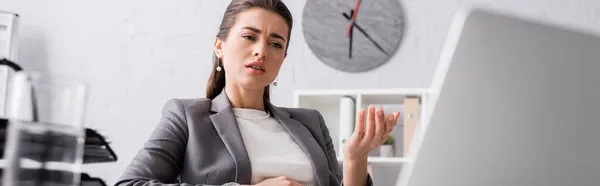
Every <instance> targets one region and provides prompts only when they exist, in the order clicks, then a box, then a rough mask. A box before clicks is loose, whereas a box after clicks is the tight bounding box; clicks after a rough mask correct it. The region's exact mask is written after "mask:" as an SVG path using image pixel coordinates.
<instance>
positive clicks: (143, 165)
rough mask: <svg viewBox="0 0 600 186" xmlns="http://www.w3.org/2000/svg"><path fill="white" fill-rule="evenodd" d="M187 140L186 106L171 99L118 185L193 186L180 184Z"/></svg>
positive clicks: (116, 185)
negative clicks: (179, 178) (178, 181)
mask: <svg viewBox="0 0 600 186" xmlns="http://www.w3.org/2000/svg"><path fill="white" fill-rule="evenodd" d="M187 137H188V129H187V120H186V113H185V110H184V107H183V104H182V103H181V101H180V100H177V99H171V100H169V101H167V103H166V104H165V105H164V106H163V109H162V116H161V119H160V122H159V123H158V125H157V126H156V128H155V129H154V131H153V132H152V134H151V135H150V137H149V139H148V140H147V141H146V142H145V143H144V145H143V147H142V148H141V149H140V150H139V151H138V153H137V155H136V156H135V157H134V158H133V160H132V161H131V163H130V164H129V165H128V166H127V167H126V168H125V171H124V172H123V174H122V175H121V177H120V178H119V180H118V181H117V183H116V184H115V186H194V185H193V184H187V183H177V177H179V174H180V172H181V170H182V164H183V157H184V154H185V148H186V146H187ZM196 186H201V185H196Z"/></svg>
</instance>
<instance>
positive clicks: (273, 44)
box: [271, 43, 283, 48]
mask: <svg viewBox="0 0 600 186" xmlns="http://www.w3.org/2000/svg"><path fill="white" fill-rule="evenodd" d="M271 46H273V47H275V48H283V46H281V44H279V43H271Z"/></svg>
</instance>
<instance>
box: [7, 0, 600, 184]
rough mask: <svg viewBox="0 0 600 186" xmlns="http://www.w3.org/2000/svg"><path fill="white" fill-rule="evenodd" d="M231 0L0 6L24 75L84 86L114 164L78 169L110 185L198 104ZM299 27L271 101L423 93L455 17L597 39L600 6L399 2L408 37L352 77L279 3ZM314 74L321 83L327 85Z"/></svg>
mask: <svg viewBox="0 0 600 186" xmlns="http://www.w3.org/2000/svg"><path fill="white" fill-rule="evenodd" d="M228 2H229V0H177V1H172V0H170V1H167V0H52V1H48V0H0V10H5V11H12V12H16V13H19V14H20V15H21V19H22V25H21V31H22V32H21V38H20V42H21V49H20V59H21V61H20V62H21V63H23V64H24V65H25V67H26V69H29V70H39V71H42V72H51V73H60V74H65V75H69V76H75V77H78V78H80V79H82V80H85V81H87V82H89V84H90V85H91V92H90V99H89V107H88V110H87V111H88V116H87V118H86V123H85V124H86V125H87V126H88V127H91V128H96V129H99V130H100V131H101V132H102V133H103V134H105V135H106V136H108V137H109V138H110V140H111V141H113V144H112V146H113V147H114V149H115V150H116V152H117V153H118V156H119V161H118V162H117V163H111V164H99V165H91V166H85V170H86V171H88V172H90V173H91V175H92V176H100V177H102V178H104V179H105V180H107V181H108V183H109V184H113V183H114V182H115V181H116V179H117V178H118V176H119V175H120V174H121V172H122V170H123V169H124V168H125V166H126V165H127V164H128V163H129V161H130V160H131V158H132V157H133V156H134V155H135V153H136V152H137V150H138V149H139V148H140V147H141V145H142V143H143V142H144V140H146V138H147V137H148V135H149V133H150V132H151V131H152V130H153V128H154V126H155V125H156V123H157V122H158V119H159V117H160V109H161V107H162V105H163V104H164V103H165V101H166V100H167V99H169V98H173V97H179V98H187V97H202V96H204V88H205V85H206V83H205V82H206V79H207V77H208V75H209V70H210V69H209V68H210V67H211V58H210V57H211V54H212V43H213V41H214V36H215V34H216V32H217V28H218V24H219V21H220V18H221V15H222V13H223V11H224V8H225V7H226V5H227V3H228ZM285 2H286V3H287V4H288V6H289V7H290V8H291V10H292V13H293V15H294V18H295V25H296V27H295V28H294V30H293V31H292V39H291V48H290V51H289V55H288V58H287V59H286V62H285V63H284V66H283V67H282V69H281V72H280V75H279V87H278V89H277V90H276V91H275V92H274V95H273V100H274V102H275V103H276V104H278V105H281V106H291V105H292V94H293V90H294V89H306V88H311V89H313V88H390V87H395V88H398V87H427V86H428V85H429V84H430V81H431V78H432V73H433V71H434V69H435V66H436V63H437V59H438V58H439V54H440V51H441V49H442V46H443V42H444V39H445V37H446V32H447V30H448V27H449V24H450V21H451V18H452V15H453V14H454V13H455V12H456V11H457V9H458V7H460V6H463V5H473V4H476V3H477V4H483V5H485V6H488V7H492V8H495V9H501V10H505V11H510V12H514V13H518V14H521V15H527V16H533V17H537V18H541V19H543V20H547V21H551V22H555V23H559V24H566V25H570V26H575V27H581V28H585V29H589V30H593V31H596V32H600V15H599V14H600V12H599V11H597V10H600V1H597V0H568V1H567V0H528V1H524V0H403V1H402V2H403V5H404V6H405V10H406V11H407V13H406V15H407V21H408V22H407V24H408V25H407V26H408V27H407V30H406V35H405V37H406V38H405V39H404V40H403V43H402V45H401V48H400V51H399V52H397V53H396V55H395V57H393V58H392V60H391V61H390V62H389V63H388V64H386V65H383V66H382V67H380V68H378V69H376V70H373V71H370V72H368V73H359V74H349V73H342V72H338V71H335V70H333V69H331V68H329V67H328V66H326V65H324V64H322V63H320V62H319V61H318V60H317V58H316V57H315V56H314V55H312V53H311V52H310V50H309V49H308V47H307V45H306V44H305V43H304V40H303V35H302V30H301V27H300V24H301V19H302V17H301V15H302V9H303V5H304V2H305V0H285ZM313 74H320V75H325V76H327V80H328V81H323V80H324V79H323V78H320V77H319V78H317V77H316V76H314V75H313Z"/></svg>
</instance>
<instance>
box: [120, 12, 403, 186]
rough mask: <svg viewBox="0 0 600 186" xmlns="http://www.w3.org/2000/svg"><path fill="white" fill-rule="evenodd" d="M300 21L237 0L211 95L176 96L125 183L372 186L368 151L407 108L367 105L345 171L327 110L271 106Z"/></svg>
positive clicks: (217, 53) (226, 20)
mask: <svg viewBox="0 0 600 186" xmlns="http://www.w3.org/2000/svg"><path fill="white" fill-rule="evenodd" d="M292 22H293V21H292V16H291V14H290V12H289V10H288V9H287V7H286V6H285V5H284V4H283V2H281V1H279V0H233V1H232V2H231V4H230V5H229V6H228V7H227V10H226V12H225V14H224V17H223V21H222V23H221V26H220V30H219V33H218V35H217V39H216V41H215V43H214V56H213V71H212V74H211V76H210V78H209V81H208V86H207V91H206V95H207V98H202V99H185V100H184V99H172V100H170V101H168V102H167V104H166V105H165V106H164V108H163V116H162V119H161V120H160V122H159V124H158V126H157V127H156V129H155V130H154V131H153V133H152V135H151V136H150V138H149V139H148V141H147V142H146V143H145V144H144V147H143V148H142V149H141V150H140V151H139V152H138V154H137V155H136V156H135V157H134V158H133V161H132V162H131V164H130V165H129V166H128V167H127V168H126V170H125V171H124V173H123V175H122V177H121V178H120V180H119V181H118V182H117V184H116V185H167V184H168V185H260V186H279V185H282V186H283V185H319V186H337V185H342V184H343V185H346V186H354V185H360V186H364V185H372V182H371V178H370V176H369V175H368V174H367V155H368V153H369V151H371V150H372V149H373V148H375V147H377V146H379V145H380V144H382V142H383V141H384V140H385V136H387V134H389V133H390V131H391V129H392V128H393V127H394V125H395V124H396V121H397V119H398V116H399V113H398V112H395V113H393V114H390V115H388V116H387V117H385V116H384V114H383V111H382V109H377V111H375V109H374V108H373V106H370V107H369V109H368V111H367V112H368V114H365V111H364V110H361V111H360V113H359V120H358V121H357V125H356V126H357V127H356V129H355V131H356V132H354V134H352V137H351V138H350V139H349V141H348V142H347V145H346V146H345V150H344V166H343V167H344V169H343V170H341V169H340V167H339V165H338V163H337V160H336V156H335V151H334V147H333V144H332V141H331V137H330V136H329V131H328V130H327V127H326V126H325V123H324V121H323V117H322V116H321V114H320V113H319V112H317V111H316V110H310V109H300V108H281V107H277V106H274V105H272V104H271V103H270V102H269V84H270V83H271V82H273V81H274V79H275V77H276V76H277V74H278V73H279V68H280V67H281V65H282V63H283V60H284V58H285V56H286V55H287V50H288V44H289V42H290V41H289V40H290V34H291V30H292ZM375 113H377V114H375ZM365 115H367V116H366V117H367V121H366V126H365V124H364V123H363V120H364V118H365ZM342 177H343V178H344V179H342Z"/></svg>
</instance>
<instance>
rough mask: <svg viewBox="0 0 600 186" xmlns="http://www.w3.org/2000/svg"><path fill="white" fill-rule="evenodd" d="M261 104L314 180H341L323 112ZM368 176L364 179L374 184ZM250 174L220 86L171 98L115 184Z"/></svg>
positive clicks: (204, 181) (328, 184) (246, 177)
mask: <svg viewBox="0 0 600 186" xmlns="http://www.w3.org/2000/svg"><path fill="white" fill-rule="evenodd" d="M265 107H266V109H268V110H269V111H270V112H271V114H272V116H273V118H275V119H276V120H277V121H278V122H279V123H280V124H281V125H283V127H284V128H285V129H286V130H287V132H289V133H290V135H291V137H292V138H293V140H294V141H295V142H296V143H298V145H299V146H300V147H301V148H302V150H303V151H304V152H305V153H306V154H307V155H308V157H309V159H310V160H311V162H312V165H313V167H314V169H313V173H314V175H315V178H316V180H317V185H318V186H339V185H342V170H341V169H340V166H339V164H338V162H337V159H336V155H335V151H334V147H333V143H332V141H331V137H330V136H329V131H328V129H327V127H326V126H325V123H324V121H323V117H322V115H321V114H320V113H319V112H318V111H316V110H312V109H303V108H281V107H276V106H274V105H272V104H270V103H267V104H266V106H265ZM366 176H367V183H365V185H369V186H370V185H372V179H371V177H370V176H369V175H366ZM251 177H252V172H251V165H250V159H249V158H248V153H247V151H246V147H245V145H244V141H243V140H242V136H241V133H240V130H239V128H238V124H237V122H236V119H235V116H234V114H233V110H232V108H231V104H230V102H229V99H228V97H227V95H225V93H224V91H223V93H221V94H220V95H219V96H217V97H216V98H215V99H213V100H209V99H205V98H201V99H172V100H169V101H168V102H167V103H166V104H165V105H164V107H163V111H162V117H161V120H160V122H159V123H158V126H156V128H155V129H154V131H153V132H152V134H151V135H150V138H149V139H148V140H147V141H146V142H145V144H144V146H143V148H142V149H140V150H139V151H138V154H137V155H136V156H135V157H134V158H133V160H132V161H131V163H130V164H129V166H128V167H127V168H126V169H125V171H124V172H123V174H122V176H121V177H120V178H119V180H118V182H117V183H116V184H115V185H116V186H125V185H135V186H142V185H145V186H166V185H169V186H178V185H179V186H190V185H200V186H206V185H223V184H226V183H230V182H235V183H239V184H250V181H251Z"/></svg>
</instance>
